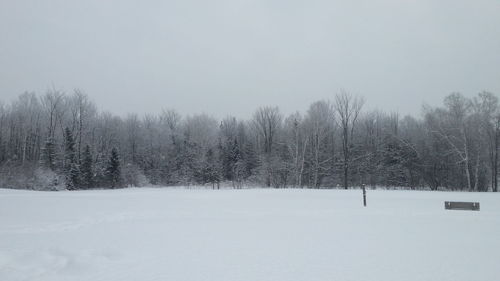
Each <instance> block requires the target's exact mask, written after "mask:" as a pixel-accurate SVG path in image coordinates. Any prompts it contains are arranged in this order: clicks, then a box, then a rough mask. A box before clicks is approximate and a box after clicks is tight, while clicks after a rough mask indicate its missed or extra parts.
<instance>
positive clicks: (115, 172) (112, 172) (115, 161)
mask: <svg viewBox="0 0 500 281" xmlns="http://www.w3.org/2000/svg"><path fill="white" fill-rule="evenodd" d="M106 179H107V181H108V183H109V185H110V187H111V188H117V187H121V184H122V181H121V168H120V159H119V156H118V150H116V148H113V149H112V150H111V156H110V158H109V162H108V167H107V168H106Z"/></svg>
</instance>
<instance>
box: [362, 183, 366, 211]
mask: <svg viewBox="0 0 500 281" xmlns="http://www.w3.org/2000/svg"><path fill="white" fill-rule="evenodd" d="M363 206H365V207H366V188H365V184H363Z"/></svg>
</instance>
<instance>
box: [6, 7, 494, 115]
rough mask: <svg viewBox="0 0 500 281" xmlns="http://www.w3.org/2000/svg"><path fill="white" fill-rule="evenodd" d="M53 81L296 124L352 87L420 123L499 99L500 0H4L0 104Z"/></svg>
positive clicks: (105, 101) (124, 106)
mask: <svg viewBox="0 0 500 281" xmlns="http://www.w3.org/2000/svg"><path fill="white" fill-rule="evenodd" d="M52 85H55V87H56V88H58V89H61V90H63V91H65V92H67V93H71V92H72V90H73V89H74V88H79V89H81V90H83V91H84V92H85V93H87V94H88V95H89V96H90V97H91V98H92V99H93V100H94V101H95V102H96V103H97V104H98V105H99V107H100V108H101V109H103V110H108V111H111V112H114V113H117V114H125V113H127V112H136V113H139V114H143V113H146V112H153V113H157V112H160V110H161V109H162V108H175V109H177V110H178V111H180V112H181V113H183V114H193V113H201V112H205V113H208V114H212V115H214V116H216V117H224V116H226V115H228V114H232V115H236V116H238V117H243V118H246V117H249V116H250V115H251V114H252V112H253V111H254V110H255V109H256V108H257V107H259V106H261V105H278V106H279V107H280V109H281V110H282V112H284V113H286V114H288V113H291V112H293V111H296V110H300V111H305V110H306V109H307V107H308V105H309V104H310V103H311V102H313V101H316V100H320V99H332V98H333V96H334V95H335V93H337V92H338V91H339V89H341V88H343V89H346V90H348V91H350V92H352V93H355V94H359V95H362V96H364V97H365V98H366V100H367V105H368V107H369V108H380V109H384V110H387V111H399V112H400V113H401V114H402V115H404V114H413V115H418V114H419V113H420V110H421V106H422V103H423V102H427V103H429V104H432V105H438V104H440V103H441V101H442V98H443V97H444V96H445V95H447V94H449V93H450V92H453V91H460V92H462V93H464V94H465V95H468V96H470V95H473V94H475V93H477V92H479V91H482V90H489V91H492V92H494V93H497V94H500V1H498V0H490V1H481V0H479V1H470V0H467V1H457V0H453V1H442V0H439V1H436V0H411V1H410V0H383V1H373V0H366V1H333V0H325V1H320V0H308V1H305V0H304V1H295V0H279V1H278V0H210V1H206V0H182V1H139V0H137V1H129V0H125V1H124V0H120V1H118V0H117V1H104V0H85V1H68V0H60V1H50V0H47V1H38V0H35V1H23V0H12V1H8V0H0V100H3V101H4V102H5V101H10V100H12V99H14V98H16V97H17V96H18V95H19V94H20V93H22V92H24V91H35V92H37V93H44V92H45V91H46V90H47V89H48V88H50V87H52Z"/></svg>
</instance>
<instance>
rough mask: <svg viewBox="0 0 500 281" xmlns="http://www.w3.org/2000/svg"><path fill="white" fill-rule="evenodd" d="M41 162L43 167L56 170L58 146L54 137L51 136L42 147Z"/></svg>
mask: <svg viewBox="0 0 500 281" xmlns="http://www.w3.org/2000/svg"><path fill="white" fill-rule="evenodd" d="M40 164H41V165H42V167H45V168H47V169H50V170H51V171H54V170H55V167H56V147H55V143H54V139H53V138H51V137H49V138H47V140H46V141H45V144H44V146H43V148H42V152H41V155H40Z"/></svg>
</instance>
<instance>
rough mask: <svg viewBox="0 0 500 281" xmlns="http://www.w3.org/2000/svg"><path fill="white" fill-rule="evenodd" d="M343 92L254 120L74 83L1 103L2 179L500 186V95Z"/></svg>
mask: <svg viewBox="0 0 500 281" xmlns="http://www.w3.org/2000/svg"><path fill="white" fill-rule="evenodd" d="M364 104H365V102H364V99H363V98H362V97H359V96H355V95H352V94H350V93H349V92H346V91H340V92H339V93H338V94H336V95H335V96H333V98H332V100H322V101H317V102H314V103H313V104H311V105H310V107H309V109H308V110H307V111H306V112H305V113H300V112H296V113H293V114H290V115H288V116H285V115H283V114H282V113H281V112H280V110H279V108H278V107H270V106H264V107H261V108H258V109H257V110H256V111H255V113H254V115H253V116H252V117H251V118H249V120H239V119H237V118H235V117H232V116H228V117H226V118H223V119H222V120H216V119H215V118H213V117H211V116H208V115H206V114H198V115H190V116H184V117H183V116H181V114H179V113H178V112H177V111H175V110H163V111H162V112H161V113H160V114H146V115H144V116H138V115H137V114H129V115H127V116H126V117H124V118H121V117H119V116H116V115H113V114H111V113H109V112H100V111H99V110H97V107H96V105H95V104H94V103H93V101H91V100H90V99H89V97H88V96H87V95H86V94H84V93H83V92H81V91H80V90H75V91H74V92H73V93H71V94H65V93H63V92H61V91H58V90H49V91H47V92H46V93H45V94H43V95H37V94H35V93H24V94H21V95H20V96H19V97H18V98H17V99H16V100H14V101H12V102H10V103H8V104H5V103H0V187H3V188H21V189H39V190H59V189H71V190H73V189H90V188H118V187H125V186H145V185H157V186H176V185H206V186H210V187H213V188H219V187H220V186H221V185H223V186H232V187H234V188H241V187H242V186H249V185H251V186H263V187H275V188H282V187H299V188H336V187H339V188H345V189H347V188H350V187H356V186H360V185H363V184H365V185H367V186H371V187H374V188H376V187H395V188H396V187H397V188H408V189H431V190H438V189H446V190H466V191H498V180H497V178H498V146H499V136H500V106H499V102H498V97H497V96H496V95H495V94H492V93H489V92H481V93H479V94H477V95H475V96H474V97H472V98H468V97H465V96H464V95H462V94H460V93H452V94H450V95H448V96H447V97H446V98H445V99H444V101H443V104H442V105H441V106H437V107H432V106H423V110H422V115H421V117H420V118H415V117H413V116H403V117H402V116H400V115H399V114H398V113H385V112H383V111H379V110H372V111H366V110H363V109H364Z"/></svg>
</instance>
